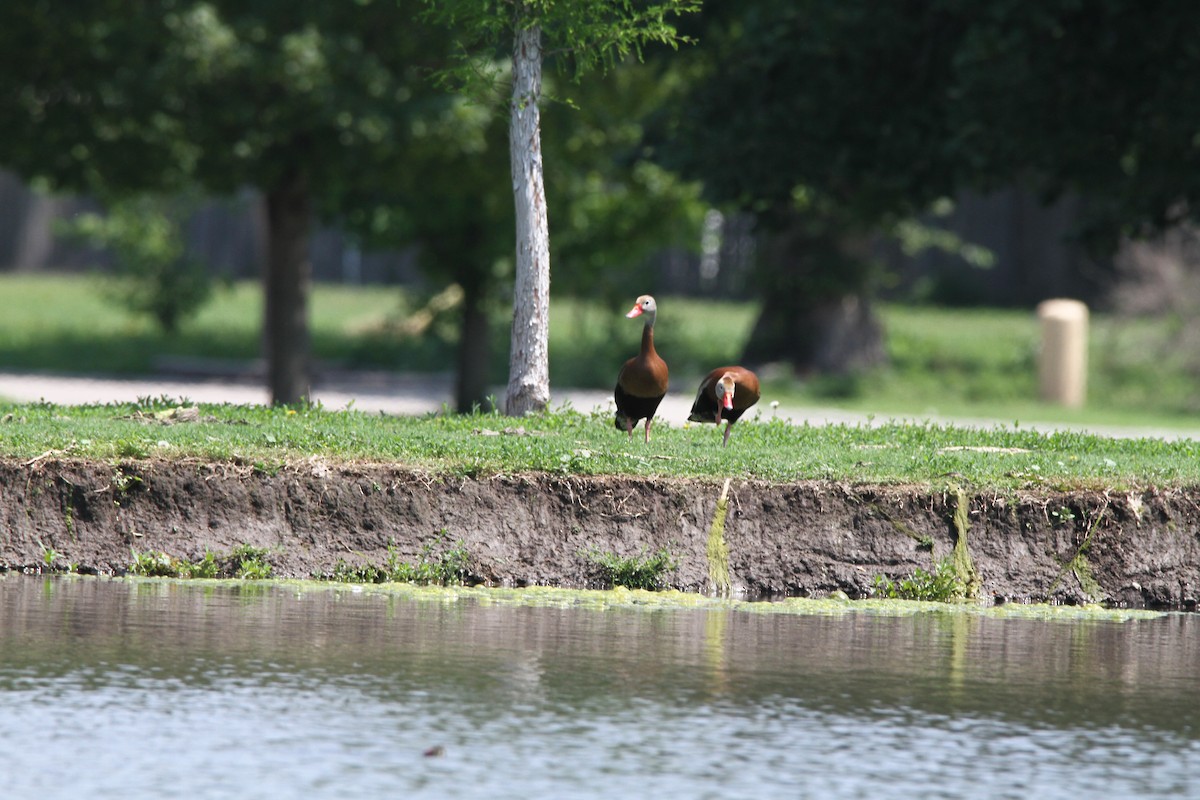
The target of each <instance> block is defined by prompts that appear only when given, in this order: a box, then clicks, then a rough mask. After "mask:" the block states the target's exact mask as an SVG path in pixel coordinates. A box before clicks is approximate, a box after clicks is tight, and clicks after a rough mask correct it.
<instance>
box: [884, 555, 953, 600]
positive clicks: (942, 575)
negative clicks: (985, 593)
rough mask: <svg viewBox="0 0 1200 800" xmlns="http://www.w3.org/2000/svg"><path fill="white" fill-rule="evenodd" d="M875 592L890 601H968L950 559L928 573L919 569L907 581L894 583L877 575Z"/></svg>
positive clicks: (941, 562)
mask: <svg viewBox="0 0 1200 800" xmlns="http://www.w3.org/2000/svg"><path fill="white" fill-rule="evenodd" d="M875 591H876V593H877V594H879V595H881V596H883V597H885V598H888V599H890V600H927V601H933V602H941V603H948V602H951V601H955V600H963V599H965V598H966V596H967V595H966V591H967V587H966V586H964V585H963V583H962V581H960V580H959V578H958V571H957V569H956V568H955V566H954V563H953V561H952V560H950V559H943V560H942V561H939V562H937V563H936V564H934V565H933V571H932V572H929V571H926V570H923V569H921V568H920V567H917V568H916V569H914V570H913V572H912V575H910V576H908V577H907V578H901V579H900V580H897V581H893V580H892V579H891V578H888V577H887V576H886V575H876V576H875Z"/></svg>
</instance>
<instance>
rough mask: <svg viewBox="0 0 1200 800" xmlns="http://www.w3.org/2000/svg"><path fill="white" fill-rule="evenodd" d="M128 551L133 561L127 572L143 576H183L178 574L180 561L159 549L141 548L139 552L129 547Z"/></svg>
mask: <svg viewBox="0 0 1200 800" xmlns="http://www.w3.org/2000/svg"><path fill="white" fill-rule="evenodd" d="M130 552H131V553H132V554H133V563H132V564H130V565H129V572H130V573H131V574H133V575H141V576H142V577H144V578H178V577H183V576H181V575H180V569H179V564H180V562H179V561H178V560H177V559H175V558H172V557H171V556H169V555H167V554H166V553H164V552H163V551H161V550H143V551H142V552H140V553H139V552H138V551H137V550H135V549H134V548H130Z"/></svg>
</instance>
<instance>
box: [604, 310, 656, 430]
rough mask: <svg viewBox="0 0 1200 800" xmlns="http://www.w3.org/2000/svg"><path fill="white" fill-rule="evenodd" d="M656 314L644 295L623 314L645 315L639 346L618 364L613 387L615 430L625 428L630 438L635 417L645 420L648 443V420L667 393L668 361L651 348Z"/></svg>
mask: <svg viewBox="0 0 1200 800" xmlns="http://www.w3.org/2000/svg"><path fill="white" fill-rule="evenodd" d="M657 313H658V306H657V305H655V303H654V298H653V297H651V296H650V295H648V294H644V295H642V296H641V297H639V298H638V299H637V303H636V304H635V305H634V307H633V309H632V310H630V312H629V313H628V314H626V315H625V316H627V317H629V318H630V319H633V318H635V317H645V325H644V327H643V328H642V349H641V351H640V352H639V353H638V354H637V355H636V356H634V357H633V358H631V359H629V360H628V361H626V362H625V366H623V367H621V372H620V373H619V374H618V375H617V388H616V389H615V390H613V399H614V400H616V403H617V416H616V419H615V423H616V426H617V430H619V431H625V433H627V434H628V435H629V438H631V439H632V438H633V429H634V427H635V426H636V425H637V424H638V420H640V419H645V420H646V441H647V442H648V441H650V423H651V422H652V421H653V420H654V412H655V411H657V410H658V404H659V403H661V402H662V399H663V397H665V396H666V394H667V362H665V361H663V360H662V359H661V358H660V357H659V355H658V353H656V352H655V351H654V317H655V315H656V314H657Z"/></svg>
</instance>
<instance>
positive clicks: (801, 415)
mask: <svg viewBox="0 0 1200 800" xmlns="http://www.w3.org/2000/svg"><path fill="white" fill-rule="evenodd" d="M503 393H504V390H503V387H498V388H497V390H496V394H497V396H500V395H503ZM164 395H165V396H166V397H169V398H173V399H181V398H186V399H188V400H191V401H193V402H197V403H233V404H238V405H241V404H260V403H266V402H268V400H269V395H268V393H267V391H266V389H265V388H264V386H263V383H262V380H261V379H257V378H252V377H246V378H229V377H204V376H198V377H184V376H174V377H172V376H164V377H136V378H127V377H120V378H115V377H98V376H78V375H46V374H41V373H32V372H0V398H3V399H7V400H11V401H15V402H23V403H28V402H37V401H39V400H44V401H46V402H50V403H55V404H58V405H79V404H86V403H109V402H134V401H136V400H138V398H141V397H160V396H164ZM313 399H314V400H315V401H319V402H320V403H321V404H322V405H324V407H325V408H327V409H331V410H338V409H344V408H353V409H355V410H358V411H381V412H384V413H388V414H427V413H430V412H434V411H439V410H441V409H442V408H443V407H444V406H446V405H449V404H450V403H452V401H453V385H452V383H451V380H450V379H449V378H447V377H442V376H422V375H397V374H394V373H380V372H346V373H329V374H327V375H325V376H324V377H322V378H321V379H320V380H319V381H318V383H317V385H316V386H315V388H314V390H313ZM691 402H692V395H691V394H690V393H688V394H686V395H685V394H682V393H677V392H673V393H671V394H669V395H667V397H666V399H665V400H663V403H662V405H661V406H660V407H659V412H658V413H659V416H660V417H661V418H663V419H665V420H668V421H669V422H670V423H671V424H672V425H681V424H683V422H684V421H685V420H686V419H687V415H688V410H689V409H690V408H691ZM564 404H569V405H570V406H571V407H572V408H574V409H575V410H577V411H591V410H593V409H595V408H600V409H603V410H611V409H612V407H613V405H612V393H611V392H608V391H602V390H597V389H565V390H555V391H554V392H553V395H552V398H551V406H552V407H555V408H557V407H558V406H560V405H564ZM762 413H763V415H764V416H766V415H770V414H778V415H779V416H780V417H782V418H784V419H790V420H792V421H794V422H808V423H810V424H813V425H824V424H831V423H848V424H874V425H879V424H882V423H885V422H889V421H891V420H893V419H897V418H896V417H891V416H885V415H867V414H864V413H859V412H854V411H844V410H842V409H836V408H823V407H815V406H793V405H781V406H779V407H778V408H776V409H771V408H770V406H765V407H763V408H762ZM748 418H749V417H748ZM901 419H903V418H901ZM910 419H911V418H910ZM926 420H928V421H932V422H941V423H953V424H956V425H964V426H970V427H983V428H992V427H995V426H996V425H1003V424H1008V423H1009V421H1007V420H995V419H983V418H966V417H940V416H926V417H921V418H920V419H919V420H918V421H922V422H924V421H926ZM1022 427H1024V428H1030V429H1035V430H1039V431H1051V430H1086V431H1090V432H1093V433H1098V434H1101V435H1105V436H1118V437H1151V438H1163V439H1179V438H1189V439H1200V420H1198V421H1197V426H1196V427H1195V428H1194V429H1155V428H1141V427H1131V426H1110V425H1089V426H1082V425H1066V424H1061V423H1037V422H1026V421H1024V420H1023V421H1022Z"/></svg>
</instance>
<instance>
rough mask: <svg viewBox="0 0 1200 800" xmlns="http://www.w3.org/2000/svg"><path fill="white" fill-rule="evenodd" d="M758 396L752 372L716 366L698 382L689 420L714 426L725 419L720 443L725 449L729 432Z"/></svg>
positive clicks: (755, 401)
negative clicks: (713, 424) (710, 423)
mask: <svg viewBox="0 0 1200 800" xmlns="http://www.w3.org/2000/svg"><path fill="white" fill-rule="evenodd" d="M759 396H760V395H759V390H758V376H757V375H755V374H754V373H753V372H751V371H750V370H748V369H746V368H745V367H718V368H717V369H714V370H713V371H712V372H710V373H708V375H707V376H705V378H704V380H702V381H701V382H700V388H699V389H698V390H697V391H696V402H694V403H692V413H691V414H690V415H688V420H690V421H691V422H712V423H715V424H717V425H720V424H721V420H722V419H723V420H725V438H723V439H722V440H721V446H722V447H726V446H727V445H728V444H729V429H730V428H732V427H733V423H735V422H737V421H738V418H739V417H741V416H742V414H745V413H746V409H748V408H750V406H752V405H754V404H755V403H757V402H758V398H759Z"/></svg>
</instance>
